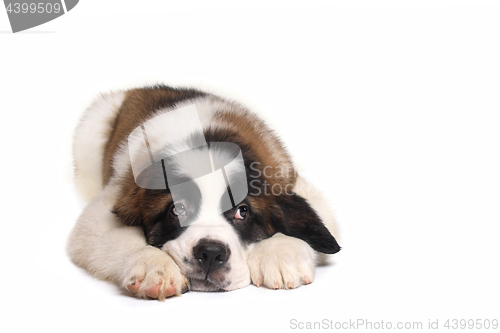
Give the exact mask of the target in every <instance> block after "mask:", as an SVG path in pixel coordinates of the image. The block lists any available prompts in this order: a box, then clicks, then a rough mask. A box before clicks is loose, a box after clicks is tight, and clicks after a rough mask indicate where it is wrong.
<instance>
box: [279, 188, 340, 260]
mask: <svg viewBox="0 0 500 333" xmlns="http://www.w3.org/2000/svg"><path fill="white" fill-rule="evenodd" d="M275 198H276V206H275V207H276V208H275V211H274V212H273V218H272V220H273V221H272V222H273V224H274V225H275V228H276V230H277V231H279V232H281V233H283V234H285V235H287V236H292V237H296V238H299V239H302V240H303V241H305V242H306V243H308V244H309V245H310V246H311V247H312V248H313V249H314V250H316V251H318V252H323V253H327V254H333V253H337V252H339V251H340V249H341V248H340V246H339V244H338V243H337V241H336V240H335V238H334V237H333V236H332V234H330V232H329V231H328V229H327V228H326V227H325V225H324V224H323V222H322V221H321V219H320V217H319V216H318V214H317V213H316V212H315V211H314V209H313V208H312V207H311V206H310V205H309V204H308V203H307V201H306V200H305V199H304V198H302V197H301V196H299V195H297V194H293V195H279V196H276V197H275Z"/></svg>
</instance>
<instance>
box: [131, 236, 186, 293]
mask: <svg viewBox="0 0 500 333" xmlns="http://www.w3.org/2000/svg"><path fill="white" fill-rule="evenodd" d="M131 259H132V260H131V264H130V267H129V269H128V271H127V273H126V274H125V277H124V278H123V282H122V285H123V287H125V288H127V289H128V290H129V291H131V292H132V293H134V294H135V295H136V296H137V297H140V298H148V297H149V298H154V299H158V300H160V301H162V300H164V299H165V297H171V296H174V295H181V293H183V292H186V291H187V290H188V288H189V287H188V280H187V278H186V276H184V274H182V273H181V270H180V269H179V266H177V264H176V263H175V262H174V260H173V259H172V258H171V257H170V256H169V255H168V254H167V253H166V252H164V251H161V250H159V249H157V248H154V247H150V246H148V247H147V248H145V249H144V250H142V251H141V252H139V253H137V254H136V255H135V256H134V258H131Z"/></svg>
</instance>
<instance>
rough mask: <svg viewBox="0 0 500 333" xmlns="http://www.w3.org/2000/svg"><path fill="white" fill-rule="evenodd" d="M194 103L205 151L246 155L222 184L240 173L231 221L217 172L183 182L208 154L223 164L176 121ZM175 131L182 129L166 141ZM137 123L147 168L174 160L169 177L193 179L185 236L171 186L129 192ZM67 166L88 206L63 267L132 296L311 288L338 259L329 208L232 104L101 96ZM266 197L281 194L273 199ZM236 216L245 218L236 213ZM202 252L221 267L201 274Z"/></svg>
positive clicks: (155, 94) (258, 124)
mask: <svg viewBox="0 0 500 333" xmlns="http://www.w3.org/2000/svg"><path fill="white" fill-rule="evenodd" d="M192 105H194V106H195V108H196V111H197V115H198V117H199V122H200V124H201V127H202V128H203V133H202V137H203V138H204V139H206V141H207V142H232V143H235V144H237V145H238V147H239V148H240V149H241V152H242V155H243V159H244V166H242V167H240V168H238V167H227V168H226V173H227V175H226V174H225V175H224V176H225V177H229V178H231V177H233V176H234V175H237V174H239V173H242V172H243V174H246V178H247V180H248V186H249V189H250V190H249V193H248V195H247V196H246V197H245V198H244V200H243V201H242V202H241V203H237V204H236V205H235V204H234V203H233V207H232V208H231V209H229V210H227V211H226V210H224V209H221V208H220V205H219V202H220V200H221V199H220V198H221V197H222V198H223V197H224V195H226V194H225V193H226V192H227V188H226V187H225V186H224V183H223V182H221V181H220V179H219V178H220V177H219V178H217V177H218V176H217V175H216V173H215V172H213V173H211V174H207V175H204V176H203V177H198V178H196V177H195V176H193V175H190V174H189V170H190V168H191V166H192V165H194V164H196V163H198V162H197V161H199V160H200V158H202V156H204V154H205V153H206V152H208V153H210V156H211V158H215V159H217V158H220V159H224V158H225V155H227V152H226V151H224V150H216V148H215V147H216V146H215V144H214V145H212V146H210V143H209V144H207V146H201V147H200V146H199V145H196V144H193V142H194V141H196V139H193V138H194V137H195V136H196V135H197V134H200V133H195V131H194V130H190V126H191V123H189V122H186V123H185V124H184V123H183V122H182V119H181V120H180V121H179V118H176V119H174V118H173V116H174V115H175V114H176V113H175V112H176V110H183V108H186V107H189V106H192ZM172 121H177V123H178V126H176V127H174V128H172V127H169V128H170V130H169V131H165V126H169V124H171V122H172ZM144 124H146V129H147V131H146V132H147V135H146V137H147V139H148V149H149V150H150V151H149V153H150V156H151V159H152V161H153V159H154V156H157V155H161V154H163V155H165V154H169V155H170V156H181V155H182V159H181V158H177V159H174V162H173V163H175V168H176V170H177V169H179V170H180V171H179V172H180V173H181V174H182V175H183V176H189V177H191V178H192V179H194V180H193V181H192V182H193V184H195V188H196V193H199V197H200V198H199V201H198V202H197V203H196V205H194V204H192V203H188V202H187V201H182V200H181V201H182V204H183V205H182V207H184V206H186V207H188V208H189V209H191V210H189V209H187V211H188V212H187V213H186V214H191V216H193V217H192V221H191V224H190V225H189V226H188V227H182V223H181V222H180V221H181V217H180V216H174V215H173V214H172V212H173V211H174V212H175V208H176V207H177V206H176V205H177V204H178V202H177V203H176V202H174V201H175V200H174V196H173V194H174V193H173V191H172V188H173V187H172V186H170V188H169V187H168V185H167V188H166V189H165V190H158V189H148V188H141V187H140V186H138V184H137V182H138V178H137V177H136V176H135V175H134V172H133V171H134V170H133V168H134V164H135V165H137V164H138V163H142V162H144V161H139V162H138V160H140V154H139V153H134V152H133V149H132V148H131V147H132V145H133V143H132V141H130V140H131V139H130V138H132V137H133V133H135V132H134V130H136V129H138V128H140V127H141V126H142V129H143V130H145V127H144ZM136 132H137V131H136ZM137 133H140V132H137ZM187 149H190V150H189V152H188V153H184V154H179V152H181V153H182V152H185V151H187ZM134 154H135V155H134ZM74 156H75V182H76V185H77V188H78V190H79V192H80V193H81V194H82V195H83V197H84V198H86V199H87V200H91V201H90V202H89V204H88V205H87V207H86V208H85V210H84V211H83V213H82V214H81V216H80V217H79V219H78V221H77V223H76V226H75V227H74V230H73V231H72V233H71V235H70V238H69V241H68V252H69V254H70V257H71V258H72V260H73V261H74V262H75V263H76V264H77V265H79V266H80V267H83V268H85V269H86V270H88V271H89V272H90V273H92V274H93V275H94V276H96V277H98V278H101V279H106V280H110V281H112V282H114V283H116V284H118V285H120V286H122V287H124V288H127V287H128V288H129V290H132V291H133V292H134V293H136V294H137V295H138V296H140V297H144V296H146V295H148V296H151V295H153V296H152V297H154V298H159V299H162V298H163V297H164V296H165V295H167V296H168V295H171V294H173V293H175V294H180V293H181V292H182V291H183V290H186V289H187V288H188V287H189V288H190V289H191V290H200V291H229V290H234V289H238V288H241V287H244V286H247V285H248V284H250V283H251V282H253V283H254V284H255V285H257V286H260V285H264V286H266V287H269V288H273V289H276V288H286V289H289V288H296V287H298V286H300V285H301V284H307V283H310V282H312V281H313V279H314V266H315V262H316V261H317V259H318V254H319V253H320V252H322V253H335V252H337V251H338V250H340V247H339V246H338V244H337V243H336V241H335V239H334V238H333V237H332V235H331V234H330V232H335V229H334V228H335V221H334V218H333V214H332V212H331V210H330V208H329V206H328V204H327V203H326V200H324V198H323V197H322V196H321V195H320V194H319V192H317V191H316V190H315V189H313V188H312V187H311V186H310V185H309V184H307V183H306V182H305V181H304V180H303V179H302V178H301V177H297V174H296V172H295V170H294V169H293V165H292V162H291V159H290V157H289V155H288V153H287V152H286V151H285V149H284V148H283V145H282V144H281V142H280V141H279V139H278V138H277V137H276V136H275V135H274V133H273V132H272V131H271V130H269V129H268V128H267V126H266V125H265V124H264V123H263V122H262V121H261V120H260V119H258V118H257V117H256V116H255V115H254V114H252V113H251V112H250V111H248V110H247V109H245V108H243V107H242V106H240V105H238V104H236V103H234V102H229V101H227V100H224V99H221V98H219V97H217V96H214V95H211V94H207V93H204V92H200V91H196V90H190V89H174V88H170V87H166V86H157V87H150V88H142V89H134V90H129V91H119V92H114V93H111V94H108V95H103V96H101V97H100V98H99V99H98V100H96V101H95V102H94V104H92V106H91V107H90V108H89V109H87V110H86V112H85V114H84V116H83V118H82V121H81V122H80V124H79V126H78V128H77V130H76V133H75V141H74ZM226 157H227V156H226ZM212 162H213V161H212ZM144 163H146V162H144ZM162 163H163V160H162ZM241 168H243V169H244V170H241ZM164 170H165V169H164ZM186 170H188V171H186ZM212 170H214V169H213V165H212ZM283 170H285V171H283ZM234 177H236V176H234ZM195 178H196V179H195ZM226 180H227V179H226ZM221 184H222V185H221ZM226 184H227V183H226ZM193 186H194V185H193ZM269 189H271V190H272V189H280V190H283V189H285V191H280V192H279V193H271V194H270V195H269V193H268V191H266V190H269ZM271 192H272V191H271ZM284 192H286V193H284ZM266 193H267V194H266ZM193 207H197V208H193ZM243 212H245V213H247V214H248V215H246V216H245V217H242V216H241V215H239V214H240V213H243ZM325 226H326V227H325ZM328 230H330V232H329V231H328ZM207 244H208V245H210V246H211V247H208V248H209V249H210V248H213V247H216V248H217V249H219V250H220V249H222V250H221V251H222V252H217V253H218V256H217V258H221V253H222V254H223V255H222V257H224V258H223V260H219V261H218V262H217V263H216V262H215V261H214V260H212V261H210V260H208V261H209V263H208V264H207V265H208V269H207V267H206V265H201V264H200V263H201V262H203V261H204V260H205V259H203V256H206V254H209V257H210V251H209V250H206V251H205V250H202V251H201V252H200V251H198V249H199V248H200V246H201V247H204V246H208V245H207ZM199 252H200V253H201V254H200V253H199ZM226 257H227V258H226ZM131 286H135V287H131ZM138 286H139V287H138Z"/></svg>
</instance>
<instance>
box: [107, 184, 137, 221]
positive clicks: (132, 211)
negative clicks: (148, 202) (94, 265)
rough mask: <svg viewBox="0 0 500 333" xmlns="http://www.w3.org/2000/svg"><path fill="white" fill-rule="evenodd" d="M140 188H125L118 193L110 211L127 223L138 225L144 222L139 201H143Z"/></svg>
mask: <svg viewBox="0 0 500 333" xmlns="http://www.w3.org/2000/svg"><path fill="white" fill-rule="evenodd" d="M141 192H143V191H141V189H140V188H134V189H127V190H125V191H124V193H120V196H119V197H118V200H117V201H116V203H115V205H114V207H113V210H112V212H113V213H114V214H115V215H116V216H118V218H119V219H120V220H121V221H122V222H123V223H125V224H127V225H132V226H138V225H142V224H143V222H144V217H143V214H142V209H141V202H142V201H144V198H143V197H144V194H143V193H141Z"/></svg>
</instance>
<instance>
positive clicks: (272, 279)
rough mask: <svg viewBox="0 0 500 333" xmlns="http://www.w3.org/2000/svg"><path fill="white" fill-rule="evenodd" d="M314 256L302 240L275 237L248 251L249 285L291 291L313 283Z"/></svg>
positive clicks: (280, 235)
mask: <svg viewBox="0 0 500 333" xmlns="http://www.w3.org/2000/svg"><path fill="white" fill-rule="evenodd" d="M315 261H316V252H315V251H314V250H313V249H312V248H311V247H310V246H309V244H307V243H306V242H304V241H303V240H301V239H298V238H294V237H289V236H286V235H283V234H282V233H276V234H274V235H273V236H272V237H271V238H268V239H264V240H263V241H261V242H259V243H258V244H256V245H255V246H253V247H252V248H251V249H250V250H249V251H248V266H249V268H250V275H251V277H252V283H253V284H255V285H256V286H260V285H263V286H265V287H267V288H271V289H292V288H297V287H299V286H300V285H302V284H309V283H311V282H312V281H313V280H314V267H315V265H316V262H315Z"/></svg>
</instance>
